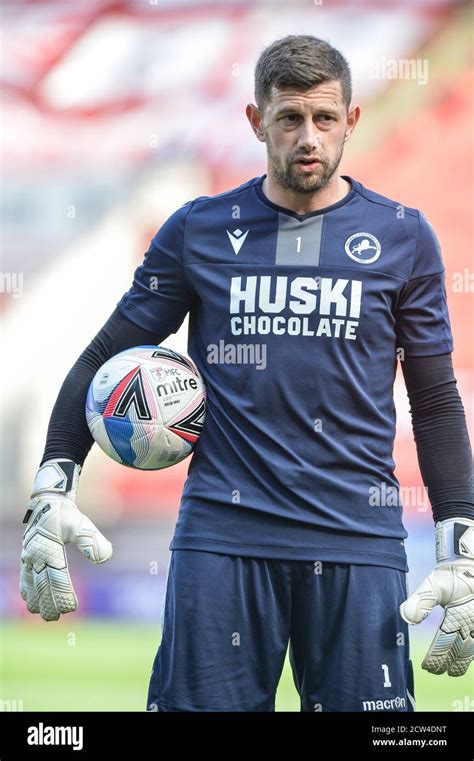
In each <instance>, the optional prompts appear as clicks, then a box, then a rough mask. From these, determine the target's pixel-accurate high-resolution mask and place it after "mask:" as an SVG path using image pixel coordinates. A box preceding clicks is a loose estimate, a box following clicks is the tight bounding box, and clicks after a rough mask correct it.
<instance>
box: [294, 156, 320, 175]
mask: <svg viewBox="0 0 474 761" xmlns="http://www.w3.org/2000/svg"><path fill="white" fill-rule="evenodd" d="M293 163H295V164H297V165H298V166H299V167H301V169H304V170H308V171H310V170H312V169H315V168H316V167H317V166H318V164H320V163H321V162H320V161H319V159H317V158H312V157H311V156H309V157H308V156H305V157H304V158H299V159H296V160H295V161H294V162H293Z"/></svg>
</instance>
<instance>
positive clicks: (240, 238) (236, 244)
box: [226, 228, 249, 254]
mask: <svg viewBox="0 0 474 761" xmlns="http://www.w3.org/2000/svg"><path fill="white" fill-rule="evenodd" d="M226 233H227V235H228V236H229V240H230V242H231V244H232V248H233V249H234V254H238V253H239V251H240V249H241V248H242V245H243V243H244V241H245V238H246V237H247V235H248V234H249V231H248V230H247V232H246V233H244V232H242V230H239V229H238V228H237V230H234V232H233V233H230V232H229V231H228V230H226Z"/></svg>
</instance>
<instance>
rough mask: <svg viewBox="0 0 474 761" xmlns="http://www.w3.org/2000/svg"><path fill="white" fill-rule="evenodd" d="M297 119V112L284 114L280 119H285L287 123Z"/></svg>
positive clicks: (292, 122)
mask: <svg viewBox="0 0 474 761" xmlns="http://www.w3.org/2000/svg"><path fill="white" fill-rule="evenodd" d="M298 119H299V115H298V114H286V116H282V120H283V121H286V122H287V123H288V124H294V123H295V122H296V121H297V120H298Z"/></svg>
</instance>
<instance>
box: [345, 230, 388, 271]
mask: <svg viewBox="0 0 474 761" xmlns="http://www.w3.org/2000/svg"><path fill="white" fill-rule="evenodd" d="M344 250H345V252H346V254H347V256H348V257H350V258H351V259H353V260H354V261H355V262H358V263H359V264H373V262H376V261H377V259H378V258H379V256H380V254H381V252H382V246H381V245H380V241H379V240H378V239H377V238H376V237H375V235H371V233H354V235H351V236H350V237H349V238H348V239H347V240H346V242H345V244H344Z"/></svg>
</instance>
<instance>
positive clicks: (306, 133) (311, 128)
mask: <svg viewBox="0 0 474 761" xmlns="http://www.w3.org/2000/svg"><path fill="white" fill-rule="evenodd" d="M319 141H320V137H319V132H318V129H317V127H316V125H315V124H314V122H313V120H312V119H306V120H305V121H304V122H303V124H302V125H301V128H300V133H299V135H298V148H304V149H305V150H306V151H307V152H308V153H310V152H311V151H312V150H314V149H315V148H317V147H318V146H319Z"/></svg>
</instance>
